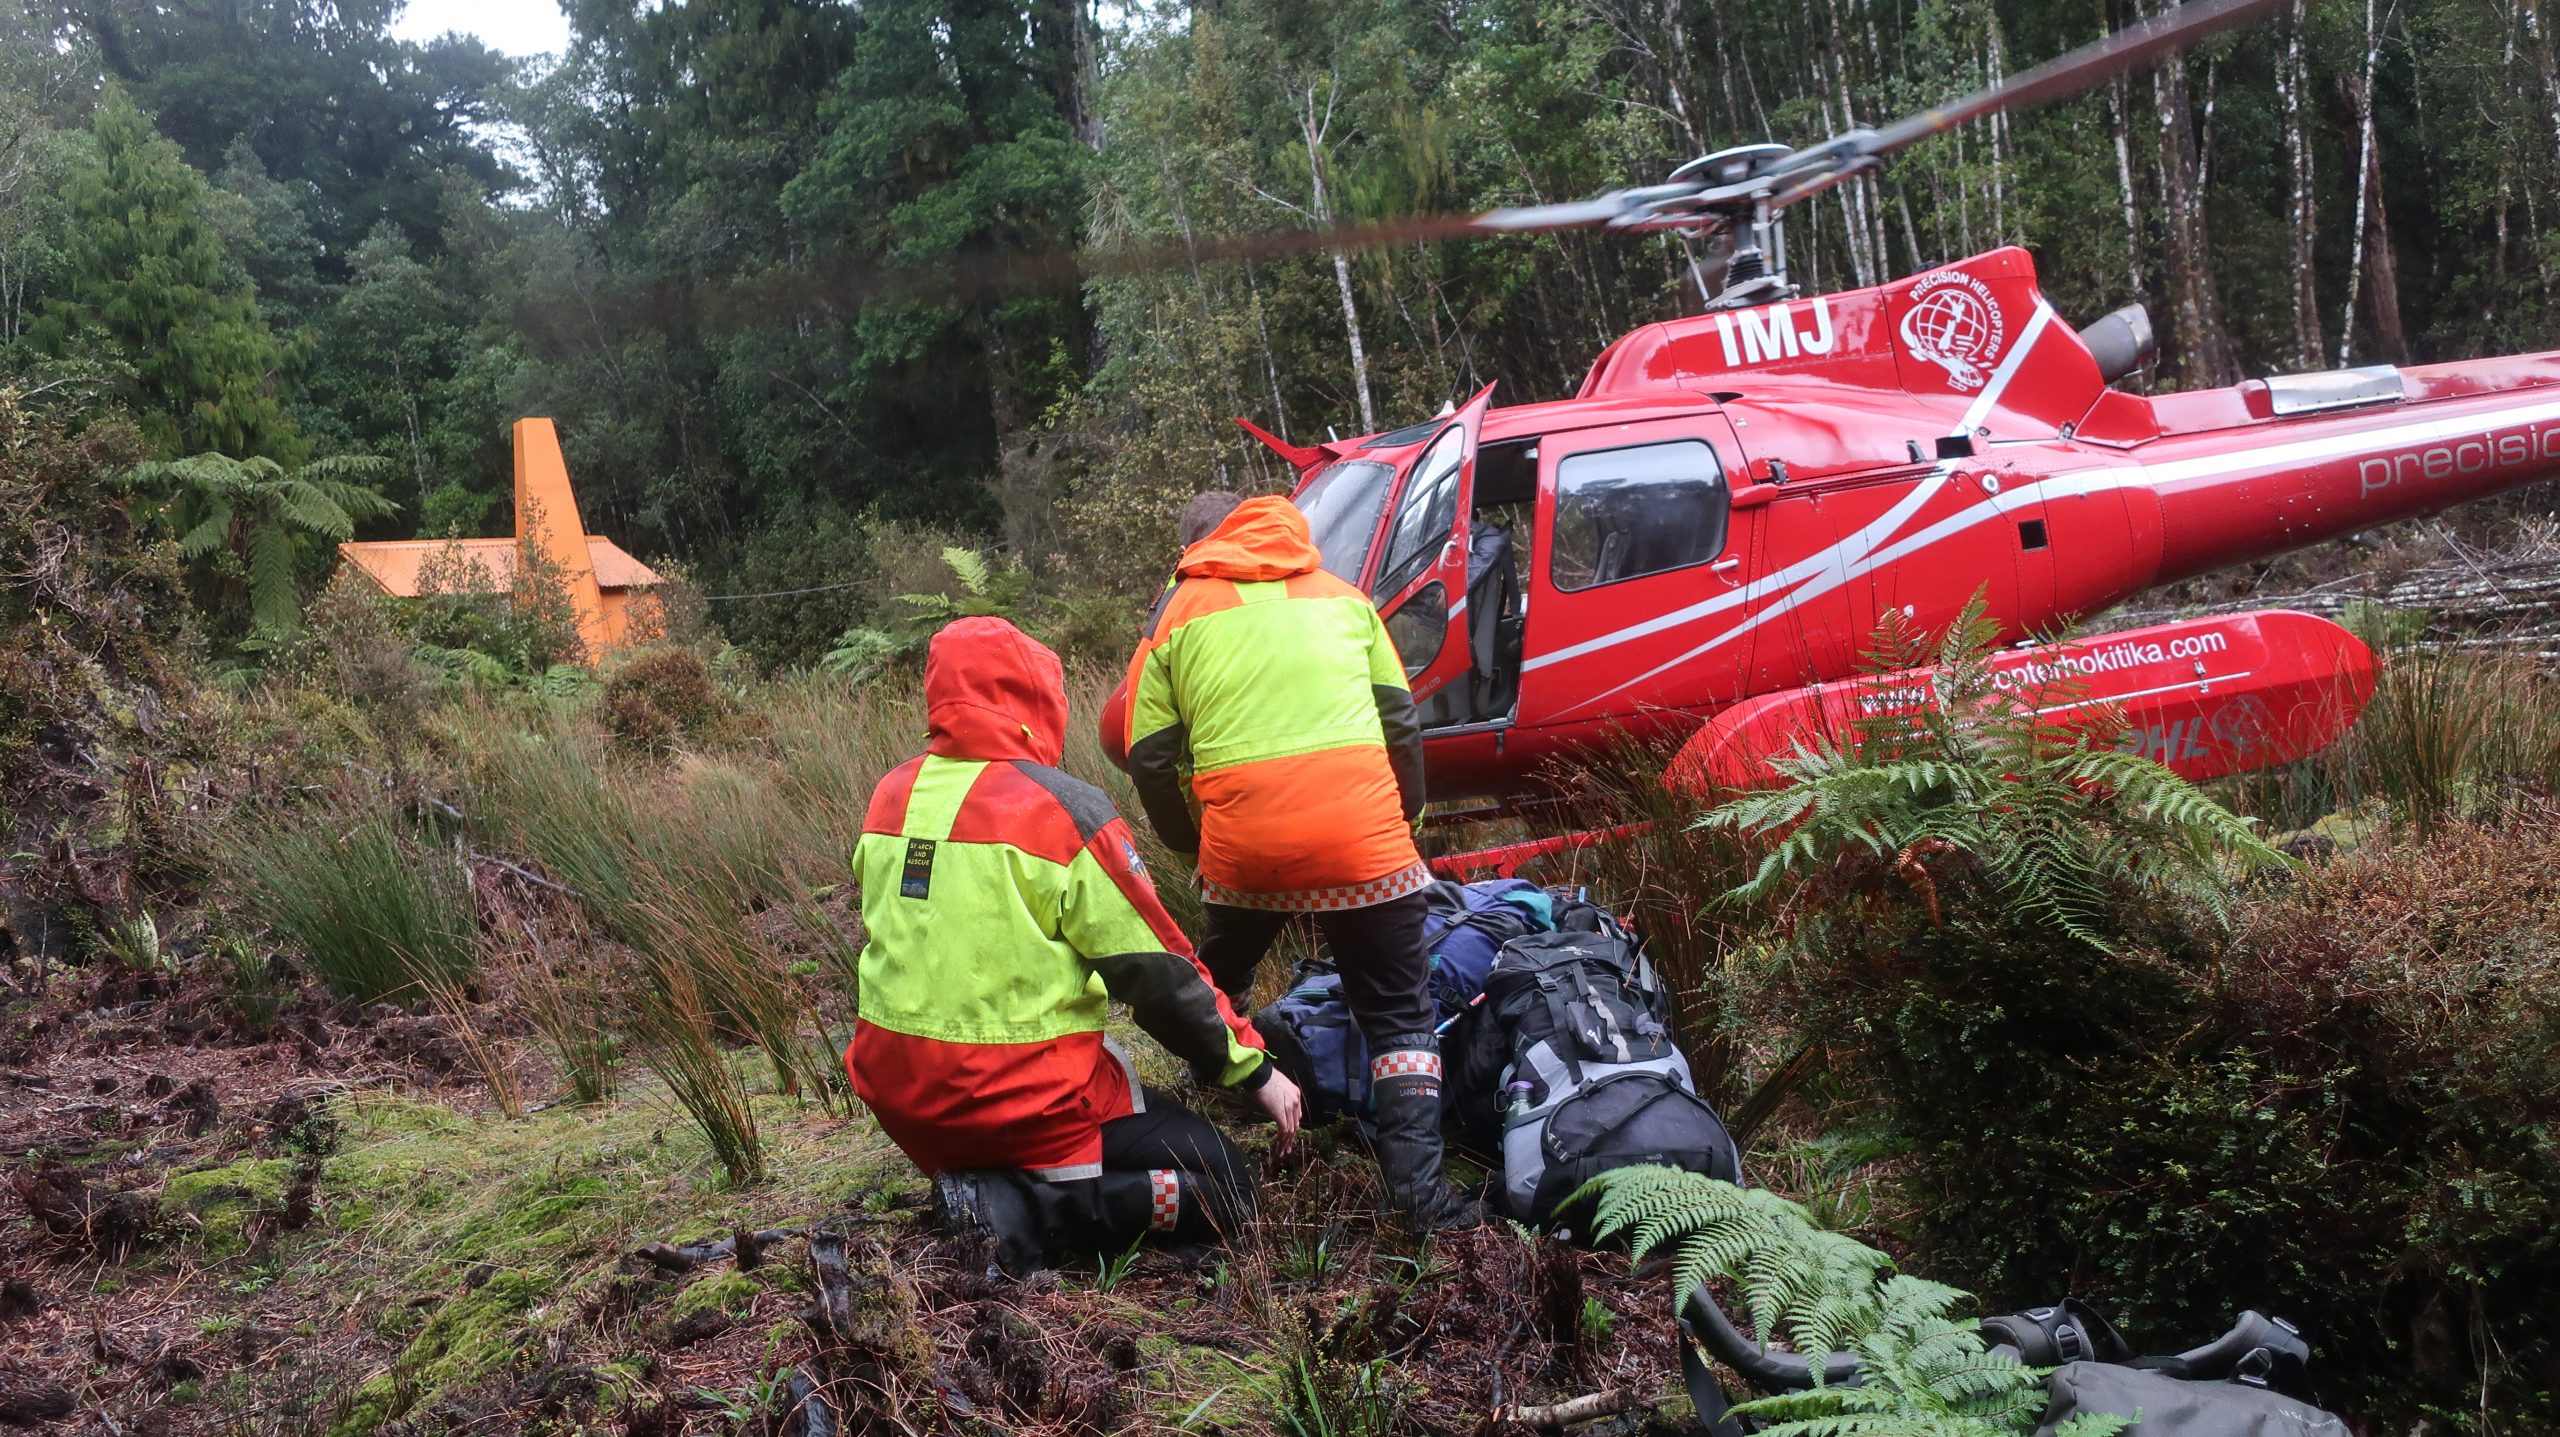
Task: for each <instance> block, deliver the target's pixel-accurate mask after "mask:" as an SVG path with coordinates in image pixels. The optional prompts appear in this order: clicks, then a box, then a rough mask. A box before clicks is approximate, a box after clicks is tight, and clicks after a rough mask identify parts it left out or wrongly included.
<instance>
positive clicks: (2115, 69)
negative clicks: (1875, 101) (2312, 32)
mask: <svg viewBox="0 0 2560 1437" xmlns="http://www.w3.org/2000/svg"><path fill="white" fill-rule="evenodd" d="M2286 3H2287V0H2193V3H2190V4H2184V5H2178V6H2174V7H2172V8H2170V9H2167V10H2164V11H2162V12H2161V13H2159V14H2157V15H2154V16H2152V17H2151V18H2150V19H2148V20H2145V21H2143V22H2142V23H2141V24H2139V25H2131V26H2127V27H2126V28H2124V29H2122V30H2118V31H2117V32H2116V33H2114V34H2112V35H2109V36H2107V37H2106V38H2105V39H2103V40H2100V41H2098V42H2096V43H2095V44H2091V45H2083V46H2081V47H2080V48H2079V49H2077V50H2074V51H2072V52H2070V53H2069V54H2067V55H2057V56H2055V57H2054V58H2053V59H2050V60H2047V61H2045V62H2044V63H2043V64H2041V65H2038V66H2035V67H2034V68H2032V69H2029V70H2025V71H2022V72H2020V73H2018V74H2015V75H2011V76H2010V77H2008V78H2007V79H2005V80H2002V81H2000V82H1999V83H1998V84H1995V85H1986V86H1984V87H1983V88H1982V89H1979V90H1976V91H1974V92H1973V93H1972V94H1970V95H1967V96H1964V97H1963V98H1962V99H1958V100H1951V101H1949V102H1947V103H1946V104H1943V105H1935V106H1932V107H1930V108H1928V109H1926V110H1922V111H1921V112H1920V113H1918V114H1916V115H1912V116H1910V117H1908V118H1906V119H1902V120H1897V121H1895V122H1894V123H1892V124H1890V125H1887V126H1885V127H1884V128H1883V129H1880V130H1878V131H1876V132H1875V138H1874V139H1873V140H1871V141H1869V142H1868V144H1867V146H1866V147H1865V148H1866V151H1867V153H1869V154H1872V155H1877V156H1884V155H1890V154H1892V153H1894V152H1895V151H1897V150H1903V149H1908V148H1910V147H1911V146H1913V145H1916V144H1918V143H1920V142H1921V141H1922V140H1925V139H1928V138H1930V137H1931V136H1934V135H1942V134H1945V133H1946V132H1947V131H1949V130H1952V129H1954V128H1955V127H1956V126H1958V125H1961V124H1964V123H1966V122H1967V121H1970V120H1975V119H1979V118H1980V117H1982V116H1984V115H1987V114H1990V113H1991V112H1993V111H1995V110H2023V109H2027V108H2029V107H2031V106H2035V105H2042V104H2046V103H2048V102H2050V101H2054V100H2059V99H2063V98H2066V97H2068V96H2071V95H2076V94H2079V93H2080V92H2081V91H2083V90H2086V89H2089V88H2090V87H2091V86H2093V85H2095V84H2097V83H2098V82H2099V81H2100V80H2106V79H2112V78H2113V77H2115V76H2117V75H2120V74H2123V73H2124V72H2125V71H2127V70H2130V69H2132V68H2134V67H2135V66H2137V65H2140V64H2141V63H2143V62H2144V61H2146V60H2150V59H2154V58H2156V57H2158V56H2161V55H2165V54H2167V53H2169V52H2170V51H2172V50H2184V49H2186V48H2188V47H2189V46H2192V45H2194V44H2196V43H2197V42H2199V41H2201V40H2203V39H2204V38H2205V37H2206V36H2208V35H2212V34H2216V33H2218V32H2220V31H2223V30H2228V29H2231V28H2232V27H2233V26H2236V25H2246V24H2249V23H2251V22H2252V21H2255V20H2259V19H2263V18H2264V17H2266V16H2268V15H2272V14H2274V13H2275V12H2276V11H2277V10H2280V9H2282V8H2284V6H2285V5H2286Z"/></svg>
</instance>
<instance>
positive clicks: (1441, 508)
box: [1370, 424, 1467, 601]
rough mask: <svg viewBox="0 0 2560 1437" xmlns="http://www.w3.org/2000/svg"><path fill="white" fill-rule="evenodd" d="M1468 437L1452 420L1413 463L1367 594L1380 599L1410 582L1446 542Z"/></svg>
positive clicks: (1455, 519) (1452, 523) (1453, 521)
mask: <svg viewBox="0 0 2560 1437" xmlns="http://www.w3.org/2000/svg"><path fill="white" fill-rule="evenodd" d="M1466 449H1467V437H1466V435H1465V434H1464V433H1463V432H1461V431H1460V429H1459V427H1458V426H1457V425H1455V424H1452V425H1450V426H1449V427H1448V428H1447V429H1444V430H1442V431H1441V432H1440V437H1439V438H1438V439H1435V440H1433V441H1432V443H1431V447H1430V448H1428V449H1425V450H1424V451H1422V457H1421V458H1420V459H1418V460H1416V461H1415V462H1414V466H1413V477H1412V478H1411V479H1409V480H1407V481H1406V482H1405V486H1404V499H1403V501H1402V502H1400V503H1399V504H1398V505H1397V506H1396V517H1395V523H1394V524H1393V526H1392V527H1391V528H1390V530H1389V532H1388V534H1387V561H1386V563H1385V564H1384V565H1383V566H1381V567H1380V568H1379V570H1378V582H1377V584H1376V586H1375V587H1374V588H1372V589H1371V590H1370V592H1371V593H1373V594H1375V595H1377V597H1378V598H1379V599H1380V600H1381V601H1384V600H1386V599H1389V598H1392V597H1393V596H1394V595H1395V592H1396V591H1397V590H1399V589H1401V588H1403V587H1404V586H1405V585H1407V584H1409V583H1412V582H1413V578H1414V575H1416V574H1419V573H1421V572H1422V570H1423V566H1425V565H1427V564H1429V563H1430V562H1431V559H1432V556H1433V555H1435V554H1438V553H1439V552H1440V546H1441V545H1442V544H1444V543H1447V542H1448V539H1449V531H1450V529H1451V528H1452V527H1454V526H1455V525H1456V524H1457V522H1458V468H1459V464H1460V461H1461V460H1463V459H1464V458H1465V457H1466Z"/></svg>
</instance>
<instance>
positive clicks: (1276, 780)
mask: <svg viewBox="0 0 2560 1437" xmlns="http://www.w3.org/2000/svg"><path fill="white" fill-rule="evenodd" d="M1127 687H1128V691H1129V718H1128V736H1129V763H1128V768H1129V777H1130V778H1131V779H1132V780H1133V781H1134V782H1135V783H1136V784H1137V786H1138V797H1139V799H1140V800H1141V801H1142V802H1143V803H1144V804H1145V805H1146V810H1147V818H1148V821H1149V822H1151V823H1153V824H1154V825H1155V827H1156V832H1157V833H1158V834H1159V835H1161V836H1162V837H1163V839H1164V841H1165V842H1166V843H1167V844H1168V845H1170V846H1171V847H1174V848H1177V849H1181V850H1184V851H1197V852H1198V854H1199V870H1200V884H1201V892H1202V895H1203V896H1204V897H1206V898H1207V899H1208V900H1209V901H1210V902H1212V903H1224V904H1229V905H1232V906H1236V907H1243V908H1273V909H1284V910H1289V911H1295V912H1305V911H1315V910H1322V909H1333V908H1365V907H1367V906H1369V905H1370V904H1373V903H1382V902H1385V901H1386V900H1388V899H1391V898H1400V897H1402V896H1404V895H1405V894H1407V893H1411V892H1414V891H1416V890H1418V889H1421V888H1422V887H1424V886H1426V885H1427V884H1429V883H1430V881H1431V874H1430V870H1428V869H1427V868H1425V867H1424V866H1423V863H1422V855H1421V854H1420V853H1419V852H1418V851H1417V850H1416V849H1415V848H1414V843H1413V830H1412V822H1413V820H1414V818H1415V817H1417V816H1418V815H1419V814H1420V813H1421V812H1422V800H1423V795H1422V729H1421V725H1420V723H1419V722H1418V721H1417V719H1416V718H1415V715H1414V708H1413V693H1412V691H1411V690H1410V689H1408V688H1407V687H1406V686H1405V677H1404V664H1403V663H1402V662H1401V661H1400V660H1398V659H1397V657H1396V649H1395V644H1394V642H1393V641H1392V640H1390V639H1389V638H1388V637H1387V630H1386V626H1385V625H1384V624H1383V623H1381V622H1380V621H1379V619H1378V611H1377V610H1376V609H1375V608H1374V607H1372V606H1371V605H1370V603H1369V600H1368V597H1367V596H1366V595H1364V594H1362V593H1361V592H1360V591H1359V590H1358V589H1355V588H1353V587H1352V586H1351V585H1349V584H1346V583H1344V582H1342V581H1341V580H1340V579H1337V578H1335V577H1334V576H1333V575H1331V574H1328V573H1326V572H1325V571H1324V569H1323V555H1322V554H1321V553H1319V552H1318V551H1317V549H1316V546H1315V542H1314V540H1313V539H1311V538H1310V537H1309V536H1308V533H1307V520H1306V516H1305V515H1303V514H1301V513H1299V512H1298V510H1297V507H1296V506H1295V505H1292V504H1291V503H1290V502H1289V501H1288V500H1286V499H1282V498H1278V497H1276V496H1266V497H1263V498H1259V499H1247V500H1246V501H1244V502H1243V503H1242V504H1239V505H1237V506H1236V509H1235V512H1233V513H1231V514H1229V515H1228V516H1227V519H1226V522H1225V523H1223V524H1220V525H1219V526H1218V527H1217V528H1216V529H1214V530H1212V531H1210V533H1209V536H1208V537H1207V538H1205V539H1202V540H1201V541H1200V542H1199V543H1197V544H1194V545H1192V546H1191V547H1190V548H1189V549H1187V550H1185V551H1184V552H1183V555H1182V564H1181V567H1180V569H1179V570H1178V571H1177V574H1176V579H1175V583H1174V587H1173V589H1172V591H1171V592H1169V593H1168V594H1167V595H1166V596H1165V599H1164V602H1163V603H1162V605H1161V606H1160V607H1159V608H1158V610H1157V613H1156V617H1155V620H1154V622H1153V624H1152V625H1151V626H1150V628H1149V631H1148V634H1147V637H1146V639H1145V641H1144V642H1142V643H1141V644H1139V646H1138V652H1137V655H1136V656H1135V657H1134V658H1132V659H1131V660H1130V661H1129V677H1128V684H1127Z"/></svg>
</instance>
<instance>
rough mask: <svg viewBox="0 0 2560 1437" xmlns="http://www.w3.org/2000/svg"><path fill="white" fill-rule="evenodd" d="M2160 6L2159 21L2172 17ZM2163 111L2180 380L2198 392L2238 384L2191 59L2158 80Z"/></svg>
mask: <svg viewBox="0 0 2560 1437" xmlns="http://www.w3.org/2000/svg"><path fill="white" fill-rule="evenodd" d="M2167 9H2168V7H2167V5H2166V4H2160V3H2156V5H2155V13H2160V14H2165V13H2167ZM2152 95H2153V98H2154V100H2155V101H2156V103H2157V105H2158V107H2159V136H2158V140H2159V145H2158V149H2159V156H2160V200H2161V204H2162V205H2163V206H2164V207H2165V208H2166V210H2167V219H2168V223H2167V224H2166V225H2165V226H2164V227H2163V228H2164V229H2165V230H2166V234H2165V236H2164V238H2165V240H2166V246H2165V247H2166V251H2167V253H2166V254H2165V256H2164V259H2165V260H2166V262H2167V267H2168V274H2167V275H2166V276H2165V278H2166V279H2167V280H2168V285H2169V300H2170V308H2171V311H2172V313H2173V314H2174V315H2175V316H2176V323H2177V336H2178V373H2179V377H2180V378H2181V379H2183V380H2185V381H2186V382H2187V383H2189V384H2190V385H2195V384H2204V385H2224V384H2229V383H2231V382H2232V379H2233V377H2234V366H2233V363H2232V358H2231V344H2230V341H2229V340H2228V339H2227V338H2226V337H2225V336H2224V334H2223V332H2222V309H2221V305H2220V304H2219V303H2217V302H2216V300H2215V297H2214V284H2213V250H2212V246H2211V244H2210V243H2209V242H2208V241H2207V237H2206V230H2205V219H2204V191H2203V183H2202V179H2201V175H2200V173H2199V171H2200V168H2201V167H2200V165H2199V163H2198V160H2197V156H2196V139H2195V124H2194V119H2193V117H2192V115H2190V113H2189V105H2190V103H2191V97H2190V94H2189V90H2188V82H2187V62H2186V59H2185V57H2184V56H2179V55H2172V56H2170V57H2169V58H2168V59H2165V60H2163V61H2161V62H2160V64H2159V66H2158V67H2157V68H2156V69H2155V70H2153V72H2152Z"/></svg>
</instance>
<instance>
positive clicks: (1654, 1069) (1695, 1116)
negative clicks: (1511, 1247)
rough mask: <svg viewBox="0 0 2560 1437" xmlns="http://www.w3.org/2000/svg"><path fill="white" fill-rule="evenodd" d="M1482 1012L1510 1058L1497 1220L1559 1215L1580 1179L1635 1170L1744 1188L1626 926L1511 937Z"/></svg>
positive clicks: (1734, 1156) (1663, 995)
mask: <svg viewBox="0 0 2560 1437" xmlns="http://www.w3.org/2000/svg"><path fill="white" fill-rule="evenodd" d="M1611 926H1612V927H1613V928H1614V927H1615V925H1611ZM1485 1007H1486V1008H1487V1009H1489V1010H1491V1011H1490V1013H1489V1014H1488V1015H1487V1016H1488V1018H1489V1020H1490V1021H1489V1026H1490V1028H1491V1029H1492V1030H1493V1031H1494V1032H1496V1033H1499V1034H1500V1035H1501V1038H1502V1040H1503V1045H1504V1049H1505V1051H1506V1052H1507V1055H1508V1058H1507V1061H1506V1062H1505V1063H1504V1064H1503V1067H1502V1077H1501V1082H1502V1087H1501V1094H1500V1108H1501V1113H1502V1119H1501V1123H1502V1136H1501V1150H1502V1207H1503V1210H1504V1211H1505V1212H1507V1213H1509V1214H1510V1215H1511V1216H1513V1217H1515V1218H1518V1219H1520V1220H1521V1221H1523V1222H1539V1221H1544V1220H1546V1219H1548V1218H1551V1217H1555V1216H1557V1212H1556V1208H1557V1205H1558V1204H1559V1203H1561V1202H1562V1201H1563V1200H1564V1199H1565V1198H1566V1197H1567V1196H1569V1195H1570V1194H1571V1193H1572V1192H1573V1191H1574V1190H1575V1189H1577V1188H1579V1187H1581V1186H1582V1185H1583V1184H1584V1183H1586V1182H1589V1181H1590V1180H1591V1179H1592V1178H1594V1177H1597V1176H1599V1175H1600V1174H1601V1173H1604V1172H1608V1171H1610V1170H1612V1169H1614V1168H1621V1167H1629V1166H1633V1165H1636V1164H1639V1163H1658V1164H1662V1165H1664V1166H1667V1167H1677V1168H1686V1169H1688V1170H1689V1171H1691V1172H1697V1173H1704V1174H1706V1175H1707V1176H1709V1177H1716V1178H1723V1179H1725V1180H1726V1181H1728V1182H1736V1181H1740V1179H1741V1176H1742V1162H1741V1156H1740V1154H1738V1153H1737V1152H1735V1150H1734V1146H1733V1139H1732V1138H1731V1137H1730V1136H1728V1135H1727V1134H1726V1132H1725V1128H1724V1124H1723V1123H1722V1122H1721V1121H1719V1120H1718V1119H1717V1117H1716V1115H1715V1111H1714V1109H1712V1108H1709V1107H1708V1106H1707V1104H1706V1101H1705V1100H1704V1099H1702V1098H1700V1097H1699V1096H1698V1094H1697V1091H1696V1086H1695V1084H1694V1083H1693V1082H1692V1080H1691V1078H1690V1076H1689V1060H1688V1059H1687V1058H1685V1057H1683V1056H1682V1055H1681V1052H1680V1047H1679V1044H1678V1043H1677V1042H1675V1041H1674V1040H1673V1037H1672V1033H1671V1024H1670V1009H1671V1004H1670V995H1669V994H1668V993H1667V992H1666V991H1665V990H1664V988H1663V985H1662V979H1661V977H1660V975H1659V974H1657V973H1656V972H1655V971H1654V968H1653V965H1652V963H1650V962H1648V961H1647V960H1646V959H1645V956H1644V954H1643V953H1642V952H1641V951H1640V950H1639V949H1638V947H1637V945H1636V943H1635V941H1634V940H1633V939H1632V938H1630V937H1628V936H1627V935H1626V933H1625V931H1624V930H1623V929H1620V930H1617V931H1612V932H1582V933H1561V932H1560V933H1533V934H1530V935H1528V936H1527V937H1523V938H1515V939H1513V940H1511V941H1510V942H1509V943H1506V944H1504V945H1503V948H1502V952H1501V953H1500V954H1499V955H1497V956H1496V957H1495V958H1494V960H1493V968H1492V971H1491V972H1490V973H1489V974H1488V975H1487V976H1486V979H1485Z"/></svg>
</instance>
